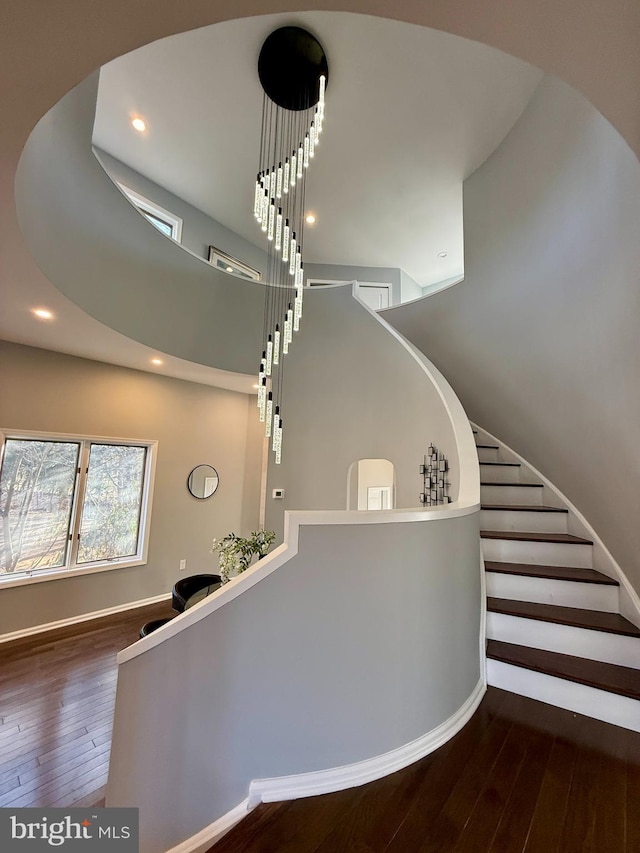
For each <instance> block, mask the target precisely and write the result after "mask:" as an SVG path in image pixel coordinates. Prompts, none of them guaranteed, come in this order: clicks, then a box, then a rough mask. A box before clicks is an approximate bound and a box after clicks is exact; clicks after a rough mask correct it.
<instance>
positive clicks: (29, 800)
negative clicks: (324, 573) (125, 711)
mask: <svg viewBox="0 0 640 853" xmlns="http://www.w3.org/2000/svg"><path fill="white" fill-rule="evenodd" d="M169 613H170V611H169V605H168V604H167V605H161V606H157V607H155V608H147V609H146V610H145V611H144V612H142V613H141V612H140V611H135V612H131V613H127V614H125V615H119V616H117V617H112V618H110V619H109V620H103V621H101V622H99V623H92V624H88V625H83V626H76V627H74V628H72V629H66V630H65V632H62V633H60V634H57V635H48V636H47V637H46V638H45V639H44V640H43V639H42V638H40V639H29V640H25V641H22V642H20V643H18V644H12V645H10V646H0V807H6V806H16V807H18V806H54V805H59V806H65V807H70V806H79V805H102V804H103V798H104V786H105V783H106V778H107V770H108V761H109V747H110V744H111V724H112V714H113V702H114V696H115V678H116V662H115V661H116V653H117V652H118V651H119V650H120V649H121V648H124V647H125V646H126V645H129V644H130V643H131V642H133V641H134V640H135V639H136V638H137V634H138V630H139V628H140V625H141V624H142V623H143V622H144V621H147V620H150V619H153V618H160V617H161V616H163V615H169ZM639 806H640V734H634V733H631V732H628V731H626V730H624V729H619V728H616V727H615V726H610V725H607V724H606V723H599V722H597V721H595V720H590V719H588V718H587V717H581V716H578V715H575V714H573V713H571V712H569V711H562V710H559V709H557V708H552V707H551V706H549V705H543V704H541V703H538V702H534V701H532V700H530V699H525V698H523V697H520V696H515V695H513V694H510V693H505V692H504V691H500V690H496V689H495V688H490V689H489V691H488V692H487V695H486V697H485V698H484V700H483V702H482V703H481V705H480V708H479V709H478V711H477V713H476V714H475V715H474V717H473V719H472V720H471V721H470V722H469V723H468V725H467V726H465V728H464V729H463V730H462V731H461V732H460V733H459V734H458V735H456V737H455V738H453V739H452V740H451V741H449V743H447V744H446V745H445V746H443V747H442V748H441V749H439V750H437V751H436V752H435V753H433V754H432V755H429V756H427V757H426V758H424V759H422V761H419V762H417V763H416V764H414V765H412V766H411V767H408V768H406V769H405V770H402V771H400V772H399V773H395V774H393V775H392V776H388V777H386V778H385V779H380V780H378V781H377V782H373V783H371V784H369V785H365V786H363V787H360V788H352V789H349V790H347V791H340V792H337V793H335V794H328V795H326V796H323V797H314V798H309V799H303V800H296V801H294V802H285V803H274V804H269V805H263V806H259V807H258V808H257V809H255V810H254V811H253V812H252V813H251V814H250V815H249V816H248V817H247V818H246V819H245V820H244V821H242V822H241V823H240V824H238V826H236V827H235V828H234V829H233V830H232V831H231V832H230V833H229V834H228V835H227V836H225V838H223V839H222V840H221V841H220V842H219V843H218V844H217V845H215V846H214V847H213V848H212V851H213V853H341V851H343V853H383V851H384V853H437V851H440V853H472V851H475V853H523V852H524V853H640V807H639Z"/></svg>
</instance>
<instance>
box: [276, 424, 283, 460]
mask: <svg viewBox="0 0 640 853" xmlns="http://www.w3.org/2000/svg"><path fill="white" fill-rule="evenodd" d="M275 461H276V465H280V463H281V462H282V418H280V421H279V423H278V447H277V450H276V460H275Z"/></svg>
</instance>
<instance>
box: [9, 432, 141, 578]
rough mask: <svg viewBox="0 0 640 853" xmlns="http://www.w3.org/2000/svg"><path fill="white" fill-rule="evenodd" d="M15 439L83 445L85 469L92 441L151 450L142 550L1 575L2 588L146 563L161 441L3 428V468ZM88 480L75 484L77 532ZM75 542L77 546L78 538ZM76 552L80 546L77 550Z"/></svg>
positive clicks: (71, 524) (72, 527) (72, 525)
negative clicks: (6, 449)
mask: <svg viewBox="0 0 640 853" xmlns="http://www.w3.org/2000/svg"><path fill="white" fill-rule="evenodd" d="M11 438H13V439H17V440H20V439H26V440H28V439H32V440H35V441H68V442H77V443H79V444H80V455H79V457H78V464H79V466H80V467H81V468H82V467H83V464H84V467H85V468H86V466H87V463H88V459H89V457H88V449H89V447H90V445H91V444H115V445H119V446H122V445H131V446H133V447H145V448H146V450H147V453H146V463H145V470H144V475H143V484H142V501H141V504H140V527H139V531H138V551H137V553H136V554H133V555H130V556H127V557H122V558H119V559H113V560H103V561H99V562H95V563H87V564H80V565H76V566H74V567H70V566H69V565H65V566H61V567H60V568H56V569H34V570H32V571H29V572H21V573H20V574H19V575H17V576H13V575H0V590H2V589H5V588H9V587H14V586H24V585H25V584H31V583H41V582H42V581H51V580H59V579H61V578H75V577H80V576H81V575H92V574H95V573H96V572H107V571H111V570H113V569H127V568H131V567H132V566H143V565H145V564H146V562H147V558H148V553H149V534H150V531H151V510H152V504H153V487H154V483H155V473H156V456H157V448H158V442H157V441H153V440H147V439H137V438H114V437H113V436H101V435H76V434H71V433H56V432H32V431H25V430H19V429H3V430H0V441H1V449H0V468H1V463H2V460H3V458H4V446H5V442H6V440H7V439H11ZM85 483H86V473H85V474H83V475H81V477H80V479H79V480H77V482H76V486H75V494H74V503H73V506H72V510H71V518H70V522H69V530H70V531H72V532H74V533H76V532H77V530H76V528H77V523H76V520H77V519H78V516H79V515H80V514H81V509H82V501H83V499H84V486H85ZM78 522H79V519H78ZM73 545H74V546H76V543H75V541H74V543H73ZM72 550H74V549H72V548H69V551H68V556H67V562H69V560H70V559H71V554H72ZM76 552H77V548H76V550H75V551H74V553H76Z"/></svg>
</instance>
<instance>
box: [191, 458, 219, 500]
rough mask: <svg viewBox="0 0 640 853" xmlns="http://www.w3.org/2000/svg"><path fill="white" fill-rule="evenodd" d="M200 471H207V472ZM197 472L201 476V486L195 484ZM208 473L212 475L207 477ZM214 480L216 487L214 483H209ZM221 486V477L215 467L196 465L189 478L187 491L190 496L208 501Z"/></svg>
mask: <svg viewBox="0 0 640 853" xmlns="http://www.w3.org/2000/svg"><path fill="white" fill-rule="evenodd" d="M200 469H206V471H203V470H200ZM196 472H197V475H199V476H198V479H201V480H202V483H201V484H200V483H199V482H194V475H196ZM207 472H211V474H210V475H209V476H207ZM213 480H215V485H214V484H213V483H212V482H207V481H213ZM219 485H220V475H219V474H218V472H217V471H216V469H215V468H214V467H213V465H204V464H203V465H196V467H195V468H194V469H193V470H192V471H191V472H190V473H189V476H188V477H187V489H188V490H189V494H190V495H192V496H193V497H194V498H196V500H199V501H206V500H207V498H210V497H211V496H212V495H214V494H215V493H216V490H217V488H218V486H219ZM208 489H211V491H208Z"/></svg>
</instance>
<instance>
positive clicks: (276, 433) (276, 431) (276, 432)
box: [273, 406, 282, 452]
mask: <svg viewBox="0 0 640 853" xmlns="http://www.w3.org/2000/svg"><path fill="white" fill-rule="evenodd" d="M281 429H282V418H281V417H280V406H276V411H275V414H274V416H273V449H274V451H276V452H277V450H278V448H280V447H282V433H281V431H280V430H281Z"/></svg>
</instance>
